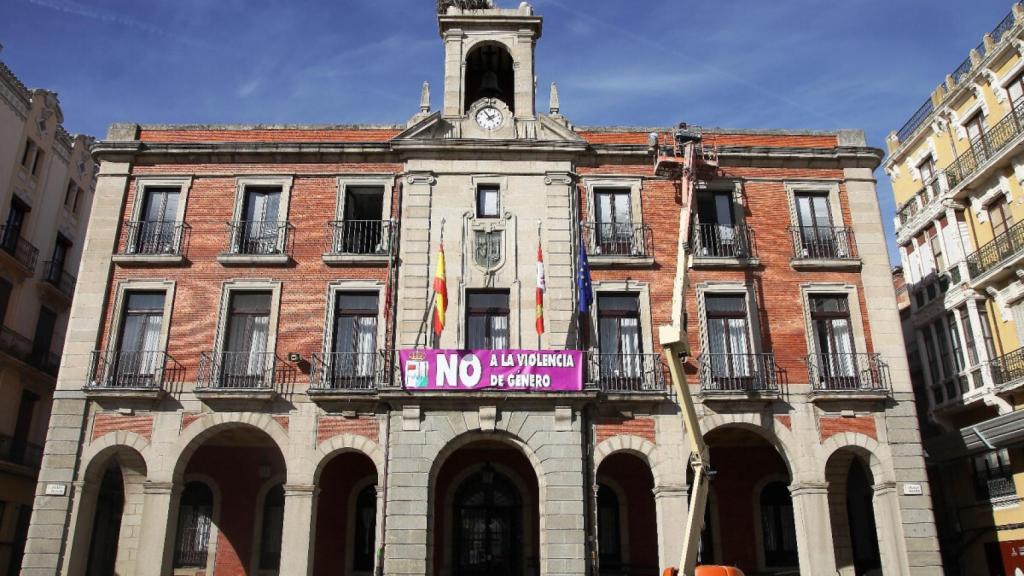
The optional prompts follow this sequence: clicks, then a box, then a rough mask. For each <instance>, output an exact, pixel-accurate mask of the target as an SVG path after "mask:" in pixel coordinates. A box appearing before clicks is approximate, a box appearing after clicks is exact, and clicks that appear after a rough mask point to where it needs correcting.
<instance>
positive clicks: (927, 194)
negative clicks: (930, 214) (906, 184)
mask: <svg viewBox="0 0 1024 576" xmlns="http://www.w3.org/2000/svg"><path fill="white" fill-rule="evenodd" d="M944 178H945V174H944V173H938V174H935V175H934V176H932V177H931V178H929V179H928V180H925V182H924V185H923V186H922V187H921V189H920V190H918V191H917V192H916V193H915V194H914V195H913V196H911V197H910V199H909V200H907V201H906V202H904V203H903V205H902V206H900V207H899V208H898V209H897V210H896V228H897V231H898V230H899V229H900V228H902V227H904V226H906V225H907V224H908V223H909V222H910V221H911V220H912V219H913V218H914V216H917V215H918V214H920V213H921V212H923V211H924V210H925V209H926V208H927V207H929V206H931V205H932V202H933V201H935V200H936V199H938V198H941V197H942V195H943V194H945V193H946V192H948V191H949V189H948V188H947V187H946V184H945V180H944ZM929 221H930V220H929Z"/></svg>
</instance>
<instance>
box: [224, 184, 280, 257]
mask: <svg viewBox="0 0 1024 576" xmlns="http://www.w3.org/2000/svg"><path fill="white" fill-rule="evenodd" d="M280 206H281V188H280V187H279V186H250V187H247V188H246V189H245V198H244V201H243V204H242V221H241V222H239V226H238V227H237V231H238V233H237V236H236V240H235V242H236V244H235V252H236V253H237V254H277V253H279V252H281V250H282V249H283V246H282V240H283V238H284V236H283V235H284V225H283V224H282V223H281V222H280V220H279V210H280Z"/></svg>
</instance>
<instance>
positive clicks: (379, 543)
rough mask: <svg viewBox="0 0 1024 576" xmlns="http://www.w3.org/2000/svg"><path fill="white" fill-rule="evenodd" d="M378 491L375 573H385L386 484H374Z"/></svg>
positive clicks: (374, 538) (374, 557)
mask: <svg viewBox="0 0 1024 576" xmlns="http://www.w3.org/2000/svg"><path fill="white" fill-rule="evenodd" d="M374 489H375V490H376V492H377V525H376V526H374V527H373V542H374V551H373V573H374V574H383V573H384V554H382V550H384V484H377V485H376V486H374Z"/></svg>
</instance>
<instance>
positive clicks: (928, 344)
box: [921, 326, 942, 387]
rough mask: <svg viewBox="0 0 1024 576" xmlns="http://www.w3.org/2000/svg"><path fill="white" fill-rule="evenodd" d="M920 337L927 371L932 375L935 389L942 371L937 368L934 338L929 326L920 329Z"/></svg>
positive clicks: (937, 358) (940, 378)
mask: <svg viewBox="0 0 1024 576" xmlns="http://www.w3.org/2000/svg"><path fill="white" fill-rule="evenodd" d="M921 337H922V338H924V349H925V354H926V355H927V357H928V371H929V372H931V375H932V386H936V387H937V386H938V385H939V384H940V383H941V382H942V370H941V368H939V354H938V351H937V349H936V348H935V337H934V335H933V334H932V330H931V327H930V326H925V327H924V328H922V329H921Z"/></svg>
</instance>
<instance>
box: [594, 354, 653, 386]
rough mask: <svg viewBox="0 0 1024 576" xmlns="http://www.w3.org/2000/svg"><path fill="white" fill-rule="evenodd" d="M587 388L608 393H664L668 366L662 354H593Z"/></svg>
mask: <svg viewBox="0 0 1024 576" xmlns="http://www.w3.org/2000/svg"><path fill="white" fill-rule="evenodd" d="M587 376H588V378H587V380H588V382H590V384H589V385H588V387H592V388H596V389H598V390H600V391H601V392H605V393H608V394H664V393H665V392H666V390H667V387H666V374H665V365H664V364H663V363H662V359H661V355H660V354H602V353H598V352H594V353H591V354H590V355H589V358H588V360H587Z"/></svg>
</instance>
